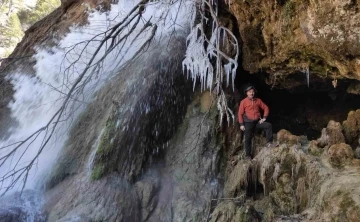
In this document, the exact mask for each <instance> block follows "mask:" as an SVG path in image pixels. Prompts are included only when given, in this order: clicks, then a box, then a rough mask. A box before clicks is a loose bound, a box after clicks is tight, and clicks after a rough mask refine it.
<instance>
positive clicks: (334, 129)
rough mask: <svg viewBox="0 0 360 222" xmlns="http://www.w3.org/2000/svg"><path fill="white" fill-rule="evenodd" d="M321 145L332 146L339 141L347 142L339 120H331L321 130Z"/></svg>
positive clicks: (319, 144)
mask: <svg viewBox="0 0 360 222" xmlns="http://www.w3.org/2000/svg"><path fill="white" fill-rule="evenodd" d="M317 142H318V143H317V145H318V146H319V147H325V146H327V145H328V146H331V145H333V144H337V143H345V137H344V135H343V133H342V127H341V124H340V123H339V122H335V121H334V120H330V121H329V123H328V125H327V127H326V128H323V129H322V131H321V137H320V138H319V139H318V140H317Z"/></svg>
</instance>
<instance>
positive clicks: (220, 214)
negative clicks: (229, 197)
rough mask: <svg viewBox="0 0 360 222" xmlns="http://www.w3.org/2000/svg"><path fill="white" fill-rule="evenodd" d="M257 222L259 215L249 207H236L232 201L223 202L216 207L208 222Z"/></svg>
mask: <svg viewBox="0 0 360 222" xmlns="http://www.w3.org/2000/svg"><path fill="white" fill-rule="evenodd" d="M248 221H252V222H258V221H261V217H260V215H259V213H258V212H257V211H256V210H255V208H254V207H253V206H251V205H246V206H242V207H240V206H238V205H237V204H236V203H234V202H233V201H224V202H221V203H220V204H218V205H217V206H216V208H215V209H214V211H213V213H212V214H211V216H210V222H248Z"/></svg>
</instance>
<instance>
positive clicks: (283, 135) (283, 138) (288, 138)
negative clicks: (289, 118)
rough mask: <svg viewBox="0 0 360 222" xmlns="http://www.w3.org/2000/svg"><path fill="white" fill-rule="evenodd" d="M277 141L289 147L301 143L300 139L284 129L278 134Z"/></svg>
mask: <svg viewBox="0 0 360 222" xmlns="http://www.w3.org/2000/svg"><path fill="white" fill-rule="evenodd" d="M277 140H278V142H279V143H285V144H287V145H295V144H299V143H300V137H298V136H295V135H293V134H291V133H290V132H289V131H287V130H285V129H282V130H280V131H279V132H278V133H277Z"/></svg>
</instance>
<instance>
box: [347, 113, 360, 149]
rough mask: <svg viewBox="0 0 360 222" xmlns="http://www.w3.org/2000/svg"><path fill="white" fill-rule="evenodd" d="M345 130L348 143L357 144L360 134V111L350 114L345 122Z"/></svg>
mask: <svg viewBox="0 0 360 222" xmlns="http://www.w3.org/2000/svg"><path fill="white" fill-rule="evenodd" d="M343 129H344V134H345V139H346V142H347V143H348V144H354V143H356V142H357V139H358V136H359V132H360V109H358V110H356V111H350V112H349V114H348V117H347V119H346V120H345V121H344V122H343Z"/></svg>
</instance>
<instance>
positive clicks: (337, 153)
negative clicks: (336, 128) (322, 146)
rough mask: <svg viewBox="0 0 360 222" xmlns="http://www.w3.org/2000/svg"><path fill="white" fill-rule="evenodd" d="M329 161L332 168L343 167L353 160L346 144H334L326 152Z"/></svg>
mask: <svg viewBox="0 0 360 222" xmlns="http://www.w3.org/2000/svg"><path fill="white" fill-rule="evenodd" d="M328 156H329V161H330V163H331V165H333V166H334V167H343V166H345V165H347V164H349V163H350V162H351V160H352V159H353V158H354V152H353V150H352V149H351V146H350V145H348V144H346V143H340V144H334V145H332V146H331V147H330V148H329V150H328Z"/></svg>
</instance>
